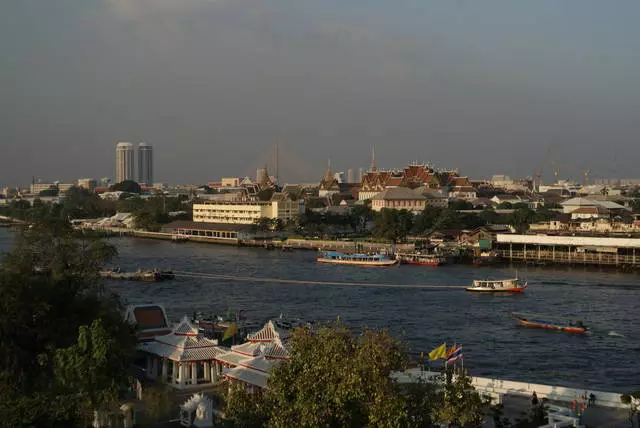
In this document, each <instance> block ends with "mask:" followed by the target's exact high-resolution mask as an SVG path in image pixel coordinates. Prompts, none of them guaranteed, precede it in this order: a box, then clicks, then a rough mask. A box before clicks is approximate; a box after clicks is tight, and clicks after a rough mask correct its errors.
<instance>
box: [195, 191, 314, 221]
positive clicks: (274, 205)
mask: <svg viewBox="0 0 640 428" xmlns="http://www.w3.org/2000/svg"><path fill="white" fill-rule="evenodd" d="M302 213H304V201H303V200H299V201H292V200H291V199H288V198H286V197H284V196H282V195H281V194H275V195H274V197H273V198H272V199H271V200H270V201H256V202H249V201H209V202H205V203H202V204H194V205H193V221H194V222H208V223H231V224H253V223H255V222H256V221H257V220H259V219H260V218H263V217H266V218H271V219H280V220H282V221H283V222H286V221H289V220H294V219H296V218H298V217H300V215H301V214H302Z"/></svg>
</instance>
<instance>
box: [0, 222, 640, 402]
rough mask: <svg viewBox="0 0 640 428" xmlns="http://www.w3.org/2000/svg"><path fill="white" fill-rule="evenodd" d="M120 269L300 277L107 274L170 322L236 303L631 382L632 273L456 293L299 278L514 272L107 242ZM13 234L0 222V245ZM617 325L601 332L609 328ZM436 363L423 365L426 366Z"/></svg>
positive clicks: (635, 312) (516, 376)
mask: <svg viewBox="0 0 640 428" xmlns="http://www.w3.org/2000/svg"><path fill="white" fill-rule="evenodd" d="M111 242H112V243H113V244H115V245H116V247H117V248H118V251H119V259H118V260H117V262H116V263H117V264H118V265H119V266H120V267H121V268H123V270H129V269H137V268H142V269H145V268H153V267H157V268H162V269H173V270H176V271H188V272H197V273H210V274H224V275H237V276H242V277H266V278H281V279H293V280H301V281H303V283H299V284H298V283H296V284H292V283H285V284H280V283H273V282H262V281H251V280H247V281H234V280H228V279H207V278H193V277H179V278H176V279H175V280H173V281H165V282H162V283H151V284H147V283H136V282H117V281H110V282H108V283H107V288H108V289H110V290H112V291H114V292H117V293H118V294H120V296H121V297H122V298H123V300H125V302H127V303H148V302H155V303H161V304H163V305H164V306H165V308H166V309H167V312H168V314H169V317H170V318H172V319H173V320H178V319H179V318H180V317H182V316H184V315H190V314H191V313H192V312H193V311H202V312H205V313H217V314H221V313H223V312H224V311H226V310H227V309H228V308H231V309H232V310H234V311H238V310H241V309H242V310H244V311H245V314H246V315H247V316H248V317H249V318H250V319H252V320H255V321H264V320H265V319H267V318H269V317H275V316H278V315H279V314H281V313H283V314H286V315H287V316H288V317H291V318H302V319H305V320H318V321H326V320H332V319H336V318H338V317H339V318H340V319H341V320H342V321H344V322H345V323H347V324H349V325H352V326H360V325H362V326H368V327H376V328H389V329H390V330H391V332H392V333H393V334H394V335H395V336H397V337H399V338H401V339H403V340H405V341H406V342H407V345H408V346H409V348H410V351H411V352H412V353H413V354H419V353H420V352H421V351H424V352H425V353H427V352H429V351H430V350H432V349H433V348H434V347H436V346H438V345H440V344H441V343H443V342H447V343H448V344H453V343H454V342H456V343H458V344H462V345H463V352H464V365H465V367H466V368H468V369H469V371H470V373H471V374H472V375H477V376H488V377H491V376H492V377H498V378H504V379H510V380H518V381H529V382H536V383H545V384H555V385H564V386H571V387H585V388H593V389H602V390H610V391H620V392H624V391H627V390H630V389H635V388H638V387H640V365H639V357H640V344H639V343H640V342H639V341H638V340H639V339H640V278H639V277H638V276H637V275H634V274H626V273H615V272H611V271H599V270H588V269H583V268H574V269H566V268H558V269H552V268H548V267H546V268H531V267H529V268H527V269H524V270H523V269H521V270H520V271H519V275H520V276H521V277H524V278H526V279H527V280H528V282H529V288H528V289H527V292H526V293H524V294H523V295H520V296H518V295H510V296H500V295H495V296H492V295H476V294H471V293H467V292H465V291H464V290H462V289H422V288H409V287H407V288H404V287H367V286H356V285H325V284H305V283H304V281H321V282H323V281H326V282H357V283H385V284H407V285H420V284H432V285H461V286H462V285H468V284H470V283H471V281H472V280H473V279H485V278H495V279H498V278H504V277H511V276H513V275H515V273H516V272H515V268H510V267H500V268H496V267H482V268H476V267H472V266H465V265H451V266H441V267H437V268H429V267H422V266H396V267H391V268H363V267H354V266H335V265H326V264H319V263H316V262H315V254H314V253H313V252H310V251H297V252H293V253H286V252H279V251H266V250H264V249H256V248H237V247H233V246H221V245H208V244H195V243H187V244H175V243H171V242H167V241H154V240H143V239H135V238H113V239H112V240H111ZM10 245H11V236H10V235H9V233H8V232H7V231H6V230H0V250H5V251H6V250H8V249H9V248H10ZM512 311H520V312H533V313H539V314H548V315H556V316H575V317H577V318H580V319H582V320H583V321H584V322H585V324H586V325H588V326H589V327H591V328H592V329H593V330H594V333H593V334H590V335H585V336H580V335H570V334H566V333H559V332H552V331H546V330H539V329H531V328H523V327H518V326H516V324H515V322H514V321H513V319H512V318H511V317H510V316H509V313H510V312H512ZM612 331H613V332H615V335H611V334H610V332H612ZM441 364H442V362H434V363H432V367H434V368H436V367H439V366H441Z"/></svg>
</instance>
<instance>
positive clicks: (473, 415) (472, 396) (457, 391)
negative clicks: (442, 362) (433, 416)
mask: <svg viewBox="0 0 640 428" xmlns="http://www.w3.org/2000/svg"><path fill="white" fill-rule="evenodd" d="M487 405H488V402H487V401H485V400H483V399H482V398H481V397H480V394H478V393H477V392H476V390H475V388H474V387H473V385H472V384H471V378H470V377H469V376H468V375H467V374H466V373H465V372H458V373H457V374H455V375H454V371H453V368H448V369H446V370H445V386H444V396H443V403H442V405H441V406H440V407H439V411H438V419H439V420H441V421H444V422H448V423H449V425H450V426H451V425H453V426H460V427H477V426H479V425H480V424H481V423H482V420H483V415H484V409H485V407H486V406H487Z"/></svg>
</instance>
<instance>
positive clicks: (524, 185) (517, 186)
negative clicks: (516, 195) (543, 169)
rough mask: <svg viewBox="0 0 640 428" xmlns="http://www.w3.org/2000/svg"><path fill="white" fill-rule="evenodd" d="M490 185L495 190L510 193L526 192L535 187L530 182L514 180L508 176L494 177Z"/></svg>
mask: <svg viewBox="0 0 640 428" xmlns="http://www.w3.org/2000/svg"><path fill="white" fill-rule="evenodd" d="M490 183H491V185H492V186H493V188H494V189H503V190H506V191H508V192H526V191H527V190H530V189H531V188H532V186H533V185H532V182H531V181H530V180H512V179H511V178H510V177H509V176H508V175H494V176H493V177H491V181H490Z"/></svg>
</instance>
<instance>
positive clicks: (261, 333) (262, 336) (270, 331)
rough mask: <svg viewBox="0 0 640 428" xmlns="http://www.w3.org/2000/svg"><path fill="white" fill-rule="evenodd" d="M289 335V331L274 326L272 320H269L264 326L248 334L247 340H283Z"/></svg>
mask: <svg viewBox="0 0 640 428" xmlns="http://www.w3.org/2000/svg"><path fill="white" fill-rule="evenodd" d="M288 337H289V333H288V332H287V331H285V330H281V329H279V328H278V327H276V326H275V324H274V323H273V321H271V320H269V321H268V322H267V323H266V324H265V325H264V327H262V328H261V329H260V330H258V331H257V332H255V333H252V334H248V335H247V340H248V341H249V342H273V341H274V340H276V339H278V340H284V339H286V338H288Z"/></svg>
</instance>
